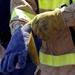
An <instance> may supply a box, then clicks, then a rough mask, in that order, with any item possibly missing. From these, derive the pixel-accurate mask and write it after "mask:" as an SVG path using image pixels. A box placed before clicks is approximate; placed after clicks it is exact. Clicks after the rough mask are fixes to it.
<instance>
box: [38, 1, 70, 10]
mask: <svg viewBox="0 0 75 75" xmlns="http://www.w3.org/2000/svg"><path fill="white" fill-rule="evenodd" d="M38 3H39V8H40V9H50V10H51V9H55V8H57V7H61V5H64V4H66V5H69V0H38Z"/></svg>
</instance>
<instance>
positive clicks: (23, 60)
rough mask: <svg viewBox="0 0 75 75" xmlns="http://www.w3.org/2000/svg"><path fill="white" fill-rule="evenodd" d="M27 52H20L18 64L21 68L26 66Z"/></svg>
mask: <svg viewBox="0 0 75 75" xmlns="http://www.w3.org/2000/svg"><path fill="white" fill-rule="evenodd" d="M27 54H28V52H27V51H22V52H21V53H18V66H19V67H20V68H24V67H25V66H26V60H27Z"/></svg>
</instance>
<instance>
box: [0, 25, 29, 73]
mask: <svg viewBox="0 0 75 75" xmlns="http://www.w3.org/2000/svg"><path fill="white" fill-rule="evenodd" d="M29 34H30V26H29V25H27V26H23V27H22V28H18V29H17V30H15V32H14V33H13V35H12V37H11V40H10V42H9V44H8V47H7V49H6V53H5V55H4V58H3V59H2V61H1V65H0V66H1V72H3V73H4V74H7V73H9V72H11V71H13V70H14V69H15V67H16V65H17V66H18V67H19V68H24V67H25V66H26V59H27V54H28V40H29Z"/></svg>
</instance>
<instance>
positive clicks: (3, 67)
mask: <svg viewBox="0 0 75 75" xmlns="http://www.w3.org/2000/svg"><path fill="white" fill-rule="evenodd" d="M8 58H9V55H8V56H5V57H4V58H3V59H2V61H1V71H2V73H4V74H7V73H8V70H7V64H8Z"/></svg>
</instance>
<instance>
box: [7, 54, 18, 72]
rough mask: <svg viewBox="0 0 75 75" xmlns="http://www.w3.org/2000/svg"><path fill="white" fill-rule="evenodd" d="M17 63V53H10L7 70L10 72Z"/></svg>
mask: <svg viewBox="0 0 75 75" xmlns="http://www.w3.org/2000/svg"><path fill="white" fill-rule="evenodd" d="M17 61H18V56H17V53H12V54H11V55H10V57H9V61H8V65H7V70H8V71H10V72H11V71H13V70H14V69H15V65H16V63H17Z"/></svg>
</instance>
